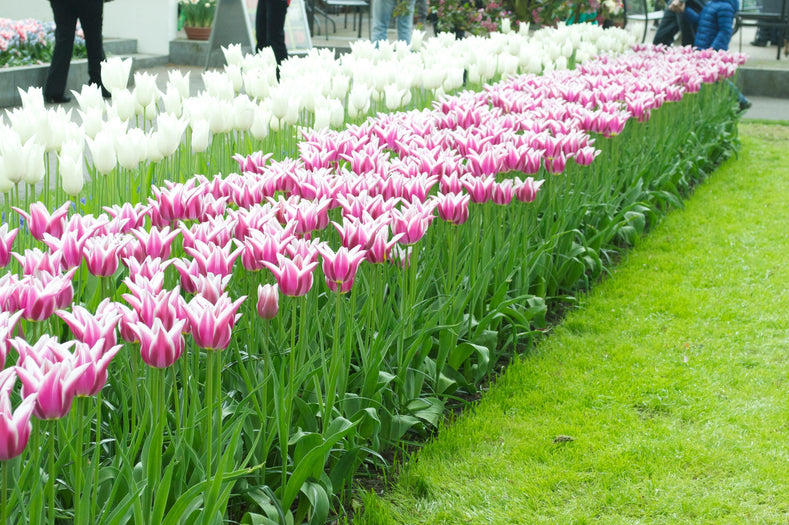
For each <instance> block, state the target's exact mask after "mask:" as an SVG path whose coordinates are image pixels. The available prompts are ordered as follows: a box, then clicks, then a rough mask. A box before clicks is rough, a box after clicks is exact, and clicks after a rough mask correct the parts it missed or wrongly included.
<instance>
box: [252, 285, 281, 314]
mask: <svg viewBox="0 0 789 525" xmlns="http://www.w3.org/2000/svg"><path fill="white" fill-rule="evenodd" d="M278 311H279V287H278V285H276V284H273V285H271V284H266V285H258V302H257V312H258V315H259V316H260V317H261V318H262V319H274V317H276V315H277V312H278Z"/></svg>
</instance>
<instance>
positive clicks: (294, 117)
mask: <svg viewBox="0 0 789 525" xmlns="http://www.w3.org/2000/svg"><path fill="white" fill-rule="evenodd" d="M291 102H298V101H295V100H291ZM282 121H283V122H285V123H286V124H289V125H291V126H295V125H296V123H297V122H298V121H299V104H298V103H295V104H289V105H288V111H287V113H285V116H284V117H282Z"/></svg>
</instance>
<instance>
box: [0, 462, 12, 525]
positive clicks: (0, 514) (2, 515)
mask: <svg viewBox="0 0 789 525" xmlns="http://www.w3.org/2000/svg"><path fill="white" fill-rule="evenodd" d="M11 461H13V459H9V460H7V461H3V462H2V464H0V468H2V469H3V481H2V483H3V484H2V486H0V491H2V493H0V523H8V469H10V468H11V466H12V464H11Z"/></svg>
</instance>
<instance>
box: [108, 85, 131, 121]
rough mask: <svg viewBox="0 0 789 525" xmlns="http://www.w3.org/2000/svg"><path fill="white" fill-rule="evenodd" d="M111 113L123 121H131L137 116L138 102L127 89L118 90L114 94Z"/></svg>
mask: <svg viewBox="0 0 789 525" xmlns="http://www.w3.org/2000/svg"><path fill="white" fill-rule="evenodd" d="M110 107H111V111H112V113H113V114H114V115H116V116H117V117H118V118H119V119H121V120H130V119H131V118H133V117H134V116H135V115H136V114H137V100H136V98H135V97H134V95H133V94H132V93H131V92H130V91H129V90H128V89H126V88H117V89H115V91H113V92H112V105H111V106H110Z"/></svg>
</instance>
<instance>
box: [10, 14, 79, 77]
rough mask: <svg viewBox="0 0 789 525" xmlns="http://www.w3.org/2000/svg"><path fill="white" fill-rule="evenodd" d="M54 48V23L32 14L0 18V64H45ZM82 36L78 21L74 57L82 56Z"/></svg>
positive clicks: (50, 57) (12, 65)
mask: <svg viewBox="0 0 789 525" xmlns="http://www.w3.org/2000/svg"><path fill="white" fill-rule="evenodd" d="M54 48H55V23H54V22H39V21H38V20H34V19H32V18H28V19H25V20H11V19H8V18H0V67H16V66H30V65H36V64H46V63H48V62H50V61H51V60H52V51H53V50H54ZM86 56H87V51H86V49H85V36H84V34H83V32H82V27H81V26H80V25H79V22H77V32H76V36H75V39H74V57H75V58H85V57H86Z"/></svg>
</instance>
